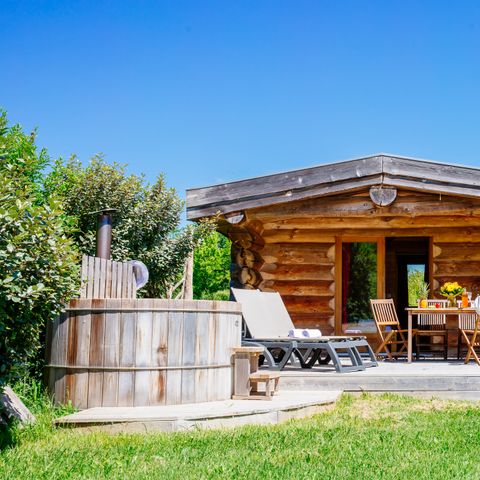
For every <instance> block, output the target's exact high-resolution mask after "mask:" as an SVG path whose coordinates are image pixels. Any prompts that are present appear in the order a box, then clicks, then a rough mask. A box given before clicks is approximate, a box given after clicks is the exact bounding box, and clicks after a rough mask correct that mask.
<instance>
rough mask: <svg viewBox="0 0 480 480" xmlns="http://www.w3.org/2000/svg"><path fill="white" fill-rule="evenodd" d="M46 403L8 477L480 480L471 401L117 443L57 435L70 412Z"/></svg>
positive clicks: (11, 455) (17, 443)
mask: <svg viewBox="0 0 480 480" xmlns="http://www.w3.org/2000/svg"><path fill="white" fill-rule="evenodd" d="M28 393H29V392H27V394H28ZM37 393H38V392H37ZM27 397H28V395H27ZM42 398H43V397H42V396H41V395H39V397H38V399H37V401H36V402H34V405H37V407H36V410H37V411H36V413H37V416H38V419H39V421H38V424H37V425H34V426H31V427H27V428H24V429H16V428H14V429H13V433H12V434H11V436H10V437H9V438H10V445H9V446H4V448H3V450H2V452H1V453H0V478H1V479H2V480H7V479H16V480H19V479H49V480H56V479H103V478H105V479H106V478H108V479H122V480H123V479H157V478H161V479H167V480H168V479H182V480H187V479H217V478H220V479H233V478H236V479H244V478H245V479H247V478H248V479H257V478H258V479H264V478H270V479H316V478H318V479H334V478H335V479H350V478H352V479H389V480H390V479H415V480H421V479H429V480H432V479H437V478H438V479H446V478H448V479H457V478H458V479H460V478H461V479H464V480H465V479H478V478H480V456H479V454H478V452H479V447H480V408H479V407H477V406H475V405H474V404H469V403H461V402H446V401H439V400H430V401H426V400H419V399H413V398H409V397H400V396H394V395H382V396H370V395H363V396H361V397H352V396H348V395H344V396H343V397H342V399H341V400H340V401H339V403H338V404H337V406H336V407H335V408H334V409H331V410H328V411H325V412H324V413H322V414H320V415H316V416H315V417H312V418H309V419H304V420H295V421H290V422H287V423H284V424H281V425H276V426H267V427H258V426H248V427H242V428H239V429H236V430H221V431H218V430H217V431H194V432H188V433H176V434H149V435H138V434H135V435H116V436H109V435H107V434H100V433H79V432H78V431H75V430H56V429H54V428H53V427H52V426H51V420H52V419H53V418H54V416H55V415H56V414H58V413H60V412H58V411H55V410H54V409H53V408H52V406H51V405H50V404H49V403H48V402H47V401H45V400H44V399H42Z"/></svg>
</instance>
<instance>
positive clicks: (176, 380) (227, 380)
mask: <svg viewBox="0 0 480 480" xmlns="http://www.w3.org/2000/svg"><path fill="white" fill-rule="evenodd" d="M240 332H241V307H240V305H239V304H237V303H235V302H217V301H207V300H197V301H192V300H190V301H187V300H160V299H155V300H150V299H139V300H134V299H122V300H120V299H77V300H72V301H71V302H70V304H69V307H68V309H67V311H66V312H65V313H64V314H63V315H62V316H61V317H60V318H58V319H57V320H56V321H55V323H53V324H52V325H50V328H49V329H48V332H47V337H48V338H47V345H49V350H48V352H47V361H48V366H47V368H48V386H49V390H50V392H51V394H52V395H53V396H54V398H55V401H56V403H59V404H65V403H67V402H68V401H71V402H72V404H73V406H74V407H76V408H79V409H85V408H91V407H99V406H103V407H114V406H149V405H177V404H182V403H194V402H204V401H213V400H225V399H229V398H231V394H232V378H231V377H232V368H231V360H230V359H231V354H232V348H234V347H238V346H240Z"/></svg>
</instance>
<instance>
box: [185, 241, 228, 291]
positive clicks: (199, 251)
mask: <svg viewBox="0 0 480 480" xmlns="http://www.w3.org/2000/svg"><path fill="white" fill-rule="evenodd" d="M229 286H230V240H228V239H227V238H226V237H224V236H223V235H221V234H219V233H217V232H212V233H211V234H210V235H208V236H207V237H206V238H205V239H204V240H203V241H202V243H201V244H200V245H199V246H198V247H197V248H196V249H195V253H194V256H193V296H194V298H199V299H207V300H228V298H229V296H230V289H229Z"/></svg>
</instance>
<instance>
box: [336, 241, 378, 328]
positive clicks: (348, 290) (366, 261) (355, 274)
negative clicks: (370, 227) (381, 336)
mask: <svg viewBox="0 0 480 480" xmlns="http://www.w3.org/2000/svg"><path fill="white" fill-rule="evenodd" d="M371 298H377V244H376V243H375V242H345V243H343V244H342V330H343V332H344V333H368V332H372V333H374V332H375V331H376V330H375V323H374V321H373V316H372V311H371V309H370V299H371Z"/></svg>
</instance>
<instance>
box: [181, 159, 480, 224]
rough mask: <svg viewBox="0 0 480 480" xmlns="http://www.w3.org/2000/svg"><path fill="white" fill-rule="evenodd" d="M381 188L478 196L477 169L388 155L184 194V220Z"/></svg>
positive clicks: (478, 173) (196, 189) (190, 190)
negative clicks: (369, 188)
mask: <svg viewBox="0 0 480 480" xmlns="http://www.w3.org/2000/svg"><path fill="white" fill-rule="evenodd" d="M379 183H383V184H384V185H391V186H397V187H404V188H409V189H412V190H417V191H424V192H429V193H441V194H449V195H457V196H463V197H477V198H478V197H480V170H479V169H475V168H469V167H462V166H456V165H447V164H441V163H434V162H428V161H423V160H414V159H408V158H402V157H394V156H388V155H377V156H372V157H367V158H363V159H357V160H350V161H346V162H340V163H334V164H329V165H321V166H318V167H312V168H307V169H302V170H296V171H292V172H286V173H280V174H275V175H268V176H264V177H256V178H252V179H247V180H240V181H237V182H231V183H225V184H221V185H213V186H210V187H204V188H195V189H189V190H187V218H188V219H189V220H196V219H199V218H202V217H208V216H211V215H215V214H216V213H222V214H226V213H231V212H235V211H238V210H243V209H249V208H257V207H264V206H267V205H274V204H279V203H286V202H292V201H295V200H303V199H307V198H314V197H321V196H326V195H333V194H336V193H346V192H350V191H355V190H358V189H359V188H365V187H368V186H371V185H375V184H379Z"/></svg>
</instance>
